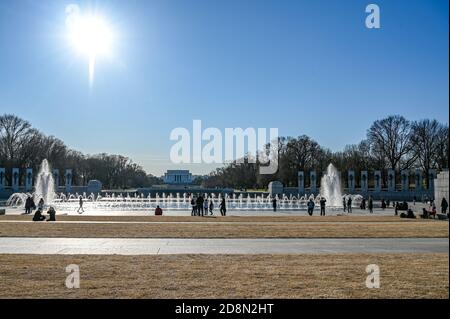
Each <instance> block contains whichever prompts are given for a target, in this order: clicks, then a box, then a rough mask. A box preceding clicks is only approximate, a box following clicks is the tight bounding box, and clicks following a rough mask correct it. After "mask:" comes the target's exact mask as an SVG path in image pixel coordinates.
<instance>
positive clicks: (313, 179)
mask: <svg viewBox="0 0 450 319" xmlns="http://www.w3.org/2000/svg"><path fill="white" fill-rule="evenodd" d="M410 173H411V172H410V171H409V170H402V171H401V172H400V176H401V190H402V191H409V182H410ZM387 174H388V175H387V190H388V191H390V192H393V191H396V183H395V176H396V175H395V174H396V172H395V170H388V172H387ZM355 176H356V175H355V171H352V170H351V171H348V172H347V177H348V179H347V188H348V190H349V191H350V192H354V191H355V190H356V178H355ZM309 178H310V184H309V191H310V192H311V193H314V192H316V191H317V190H318V189H317V173H316V171H310V172H309ZM435 178H436V170H434V169H432V170H430V171H429V176H428V180H429V183H430V188H431V189H434V180H435ZM373 181H374V191H375V192H381V188H382V187H381V186H382V174H381V171H380V170H376V171H374V173H373ZM414 182H415V190H416V191H420V190H422V182H423V176H422V170H420V169H416V170H415V171H414ZM360 185H361V191H362V192H367V191H368V190H369V173H368V171H367V170H364V171H361V180H360ZM305 190H306V187H305V172H304V171H299V172H298V192H299V194H304V193H305Z"/></svg>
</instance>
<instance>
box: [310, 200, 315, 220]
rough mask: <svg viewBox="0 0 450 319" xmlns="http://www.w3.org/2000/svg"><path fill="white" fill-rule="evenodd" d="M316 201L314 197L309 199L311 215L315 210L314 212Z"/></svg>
mask: <svg viewBox="0 0 450 319" xmlns="http://www.w3.org/2000/svg"><path fill="white" fill-rule="evenodd" d="M314 206H315V205H314V201H313V200H312V198H310V199H309V202H308V214H309V216H312V215H313V212H314Z"/></svg>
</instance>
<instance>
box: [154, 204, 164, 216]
mask: <svg viewBox="0 0 450 319" xmlns="http://www.w3.org/2000/svg"><path fill="white" fill-rule="evenodd" d="M162 214H163V211H162V209H161V207H159V205H157V206H156V208H155V216H161V215H162Z"/></svg>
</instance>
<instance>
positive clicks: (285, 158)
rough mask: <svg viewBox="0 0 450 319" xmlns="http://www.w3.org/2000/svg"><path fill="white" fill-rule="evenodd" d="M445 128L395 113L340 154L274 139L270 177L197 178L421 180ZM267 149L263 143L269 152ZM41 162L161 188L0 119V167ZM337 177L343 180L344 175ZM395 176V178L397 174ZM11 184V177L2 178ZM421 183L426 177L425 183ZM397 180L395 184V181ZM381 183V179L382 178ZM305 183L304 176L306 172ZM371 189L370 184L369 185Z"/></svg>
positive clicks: (244, 181) (441, 153)
mask: <svg viewBox="0 0 450 319" xmlns="http://www.w3.org/2000/svg"><path fill="white" fill-rule="evenodd" d="M448 134H449V128H448V125H447V124H443V123H440V122H438V121H437V120H430V119H423V120H419V121H409V120H407V119H405V118H404V117H403V116H400V115H392V116H388V117H386V118H384V119H380V120H377V121H375V122H374V123H373V124H372V125H371V126H370V127H369V129H368V130H367V134H366V137H365V139H363V140H362V141H361V142H360V143H358V144H352V145H347V146H345V148H344V149H343V150H342V151H338V152H332V151H331V150H329V149H327V148H325V147H322V146H321V145H319V143H317V142H316V141H315V140H314V139H312V138H311V137H309V136H306V135H301V136H298V137H290V136H288V137H279V138H278V141H277V143H278V171H277V172H276V173H275V174H272V175H261V174H259V165H260V164H259V163H258V161H256V163H251V162H252V161H250V162H249V161H248V160H245V159H244V161H243V163H241V162H239V163H237V162H236V161H235V162H232V163H229V164H227V165H225V166H223V167H221V168H218V169H217V170H215V171H213V172H211V173H210V174H209V176H208V177H207V178H204V179H203V180H201V179H196V181H195V184H201V185H202V186H205V187H233V188H266V187H267V185H268V183H269V182H270V181H273V180H279V181H281V182H282V183H283V184H284V185H285V186H290V187H296V186H297V172H298V171H305V172H308V171H311V170H315V171H316V172H317V173H318V177H319V178H318V180H320V175H321V173H322V172H324V171H325V170H326V167H327V166H328V164H329V163H333V164H334V165H335V166H336V167H337V169H338V170H340V171H341V172H346V171H347V170H354V171H355V173H356V183H357V184H358V183H359V176H360V175H359V172H360V171H362V170H369V171H373V170H381V171H382V172H384V174H383V176H384V178H385V177H386V175H387V174H386V173H387V170H388V169H394V170H396V171H397V172H400V171H401V170H404V169H415V168H420V169H422V170H423V171H424V176H428V172H429V170H430V169H437V170H442V169H444V168H448V152H449V143H448ZM270 147H271V145H267V149H269V148H270ZM44 158H46V159H48V161H49V162H50V163H51V164H52V167H53V168H56V169H60V175H61V176H63V175H64V174H63V172H64V169H66V168H72V169H73V182H74V184H77V185H85V184H86V183H87V182H88V181H89V180H91V179H98V180H100V181H101V182H102V183H103V185H104V187H105V188H109V189H112V188H130V187H145V186H151V185H153V184H160V183H161V180H160V178H157V177H155V176H153V175H151V174H147V173H146V172H145V171H144V170H143V168H142V167H141V166H139V165H138V164H136V163H133V161H132V160H131V159H130V158H128V157H126V156H122V155H110V154H105V153H102V154H95V155H86V154H83V153H81V152H78V151H75V150H72V149H70V148H68V147H67V146H66V145H65V144H64V142H63V141H61V140H60V139H58V138H56V137H54V136H46V135H45V134H43V133H41V132H40V131H38V130H37V129H35V128H33V127H32V126H31V124H30V123H29V122H28V121H26V120H23V119H21V118H19V117H17V116H15V115H11V114H5V115H2V116H0V167H6V168H12V167H18V168H21V169H22V170H21V173H22V174H23V172H24V169H25V168H28V167H31V168H33V170H34V171H35V172H37V171H38V169H39V166H40V164H41V162H42V160H43V159H44ZM342 178H343V179H344V182H345V179H346V178H347V176H346V174H343V175H342ZM397 178H398V179H399V178H400V176H399V174H397ZM6 179H7V180H8V181H9V182H10V179H11V176H10V172H9V174H8V173H7V174H6ZM425 180H426V179H425ZM398 181H399V180H398ZM384 183H386V180H384ZM305 185H309V174H305ZM369 186H370V185H369Z"/></svg>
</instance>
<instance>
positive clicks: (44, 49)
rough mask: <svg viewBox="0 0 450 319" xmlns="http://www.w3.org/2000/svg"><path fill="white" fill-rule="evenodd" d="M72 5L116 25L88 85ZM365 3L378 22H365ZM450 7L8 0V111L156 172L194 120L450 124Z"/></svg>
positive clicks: (304, 127)
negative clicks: (68, 25)
mask: <svg viewBox="0 0 450 319" xmlns="http://www.w3.org/2000/svg"><path fill="white" fill-rule="evenodd" d="M70 3H77V4H78V5H79V6H80V8H81V9H82V10H87V9H88V8H93V7H95V8H96V9H97V10H98V11H100V12H101V13H102V14H103V15H104V16H105V17H106V18H107V19H108V20H109V21H111V22H112V23H113V24H114V28H115V29H116V31H117V41H116V46H115V49H114V59H113V60H111V61H110V60H106V59H105V60H98V61H97V65H96V75H95V82H94V85H93V87H92V88H89V83H88V78H87V64H86V59H84V58H82V57H78V56H76V55H75V54H74V53H73V52H71V51H70V50H69V48H68V44H67V43H66V41H65V39H63V38H62V37H61V33H62V32H63V31H64V29H65V22H64V21H65V18H66V16H65V7H66V5H68V4H70ZM369 3H377V4H378V5H379V6H380V8H381V29H379V30H375V29H371V30H369V29H366V28H365V24H364V21H365V18H366V15H367V14H366V13H365V7H366V5H367V4H369ZM448 10H449V8H448V1H446V0H439V1H430V0H421V1H414V0H413V1H411V0H408V1H400V0H396V1H370V0H366V1H359V0H342V1H331V0H329V1H325V0H322V1H317V0H314V1H313V0H308V1H300V0H298V1H297V0H296V1H287V0H284V1H275V0H274V1H269V0H217V1H208V0H202V1H200V0H195V1H194V0H192V1H186V0H184V1H183V0H177V1H175V0H159V1H152V0H146V1H144V0H141V1H67V2H66V1H44V0H41V1H31V0H29V1H23V0H2V1H0V113H14V114H16V115H18V116H20V117H23V118H25V119H27V120H29V121H30V122H31V123H32V124H33V125H34V126H35V127H36V128H38V129H40V130H41V131H43V132H44V133H46V134H49V135H55V136H57V137H59V138H61V139H62V140H64V141H65V142H66V144H67V145H68V146H70V147H72V148H74V149H77V150H80V151H83V152H85V153H91V154H92V153H99V152H108V153H116V154H118V153H120V154H124V155H127V156H129V157H131V158H132V159H133V160H134V161H135V162H137V163H139V164H141V165H142V166H143V167H144V168H145V169H146V170H147V171H148V172H149V173H153V174H156V175H160V174H162V173H163V171H164V170H165V169H167V168H174V167H173V165H170V163H169V162H168V155H169V150H170V147H171V146H172V145H173V142H171V141H170V140H169V134H170V131H171V130H172V129H173V128H175V127H186V128H191V126H192V120H193V119H201V120H202V121H203V125H204V126H213V127H218V128H220V129H223V128H225V127H243V128H245V127H255V128H256V127H278V128H279V133H280V135H284V136H287V135H291V136H297V135H301V134H307V135H310V136H311V137H313V138H314V139H315V140H317V141H318V142H319V143H320V144H322V145H323V146H325V147H329V148H331V149H332V150H340V149H342V148H343V147H344V146H345V145H346V144H351V143H357V142H359V141H360V140H361V139H362V138H364V137H365V134H366V130H367V128H368V127H369V126H370V124H371V123H372V122H373V121H374V120H376V119H379V118H382V117H385V116H387V115H390V114H401V115H404V116H405V117H407V118H408V119H411V120H416V119H421V118H436V119H438V120H440V121H441V122H446V123H447V122H448V115H449V114H448V110H449V109H448V105H449V100H448V96H449V94H448V93H449V92H448V85H449V74H448V69H449V65H448V58H449V56H448V54H449V51H448V46H449V44H448V26H449V21H448ZM188 168H190V169H191V170H192V171H193V172H194V173H206V172H207V171H208V170H209V168H208V167H203V166H201V165H197V166H189V167H188Z"/></svg>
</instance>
